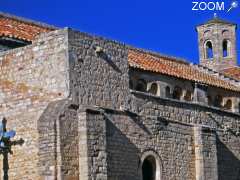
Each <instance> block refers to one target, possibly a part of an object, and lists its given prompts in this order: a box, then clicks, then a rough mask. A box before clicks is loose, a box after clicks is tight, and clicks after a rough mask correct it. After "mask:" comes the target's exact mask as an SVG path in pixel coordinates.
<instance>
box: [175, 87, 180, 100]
mask: <svg viewBox="0 0 240 180" xmlns="http://www.w3.org/2000/svg"><path fill="white" fill-rule="evenodd" d="M181 96H182V88H180V87H178V86H176V87H175V88H174V90H173V99H178V100H180V99H181Z"/></svg>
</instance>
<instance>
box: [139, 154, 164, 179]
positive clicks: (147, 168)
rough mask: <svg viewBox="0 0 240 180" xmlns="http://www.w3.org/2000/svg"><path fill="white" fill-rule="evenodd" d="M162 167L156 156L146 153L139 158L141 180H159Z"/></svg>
mask: <svg viewBox="0 0 240 180" xmlns="http://www.w3.org/2000/svg"><path fill="white" fill-rule="evenodd" d="M161 172H162V165H161V160H160V157H159V156H158V154H157V153H156V152H154V151H147V152H145V153H144V154H143V155H142V158H141V180H161V179H162V178H161V175H162V174H161Z"/></svg>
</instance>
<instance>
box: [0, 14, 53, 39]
mask: <svg viewBox="0 0 240 180" xmlns="http://www.w3.org/2000/svg"><path fill="white" fill-rule="evenodd" d="M52 30H54V27H51V26H47V25H45V24H40V23H35V22H31V21H28V20H26V19H21V18H18V17H15V16H10V15H5V14H2V13H0V36H6V37H13V38H17V39H21V40H25V41H33V40H34V39H35V38H36V36H37V35H39V34H41V33H44V32H49V31H52Z"/></svg>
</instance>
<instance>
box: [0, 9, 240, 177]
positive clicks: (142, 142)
mask: <svg viewBox="0 0 240 180" xmlns="http://www.w3.org/2000/svg"><path fill="white" fill-rule="evenodd" d="M236 28H237V25H236V24H234V23H231V22H228V21H225V20H222V19H220V18H218V17H214V18H213V19H211V20H209V21H207V22H205V23H203V24H201V25H198V26H197V27H196V30H197V33H198V44H199V55H200V56H199V62H200V63H199V64H192V63H188V62H187V61H185V60H184V59H179V58H177V57H173V56H166V55H162V54H159V53H155V52H150V51H147V50H143V49H138V48H135V47H131V46H129V45H126V44H123V43H119V42H116V41H113V40H109V39H105V38H103V37H97V36H93V35H89V34H86V33H82V32H79V31H76V30H73V29H71V28H58V27H54V26H51V25H47V24H44V23H39V22H35V21H32V20H28V19H25V18H20V17H16V16H13V15H9V14H5V13H1V14H0V51H1V52H0V67H1V71H0V115H1V116H0V117H1V118H5V119H6V120H7V128H8V129H15V130H16V132H17V135H16V137H14V139H19V138H22V139H23V140H24V143H23V144H22V146H20V145H16V146H13V147H12V152H13V154H9V155H8V166H9V169H8V172H7V173H8V178H9V180H240V68H239V67H238V65H237V48H236ZM193 30H194V28H193ZM0 157H1V159H0V169H1V172H0V177H1V178H2V177H3V174H4V172H5V171H3V170H2V169H3V168H4V167H3V166H4V163H2V161H3V156H2V155H0ZM5 173H6V172H5Z"/></svg>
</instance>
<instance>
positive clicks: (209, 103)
mask: <svg viewBox="0 0 240 180" xmlns="http://www.w3.org/2000/svg"><path fill="white" fill-rule="evenodd" d="M207 99H208V105H209V106H212V105H213V102H212V97H211V96H208V97H207Z"/></svg>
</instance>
